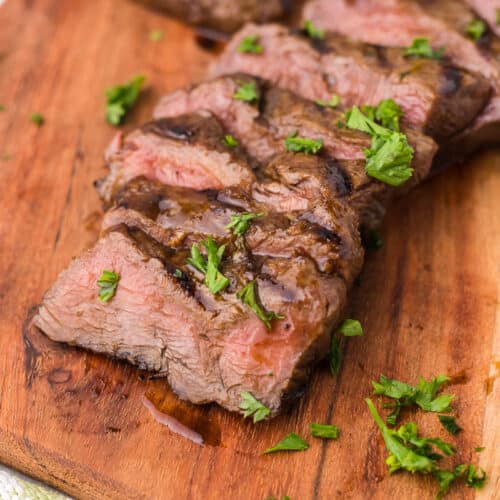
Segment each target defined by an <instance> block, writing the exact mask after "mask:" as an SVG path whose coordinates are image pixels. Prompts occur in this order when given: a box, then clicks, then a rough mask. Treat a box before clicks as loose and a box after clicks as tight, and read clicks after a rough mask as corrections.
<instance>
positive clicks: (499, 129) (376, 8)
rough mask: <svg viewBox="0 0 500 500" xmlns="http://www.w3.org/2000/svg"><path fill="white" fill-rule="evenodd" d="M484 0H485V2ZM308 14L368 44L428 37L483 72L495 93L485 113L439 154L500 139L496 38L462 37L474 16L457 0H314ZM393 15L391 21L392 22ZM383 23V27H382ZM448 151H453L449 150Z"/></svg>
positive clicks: (454, 58) (457, 59) (457, 60)
mask: <svg viewBox="0 0 500 500" xmlns="http://www.w3.org/2000/svg"><path fill="white" fill-rule="evenodd" d="M485 3H486V2H485ZM303 17H304V19H309V20H312V21H313V22H314V23H316V24H317V25H318V26H320V27H322V28H324V29H328V30H332V31H335V32H337V33H341V34H344V35H349V36H355V37H357V38H358V39H359V40H361V41H363V42H365V43H376V44H379V45H383V46H394V45H398V46H402V47H408V46H410V45H411V43H412V41H413V40H414V39H415V38H417V37H427V38H429V39H430V40H431V43H432V45H433V46H435V47H446V55H447V57H449V58H450V59H451V60H452V61H454V62H455V63H456V64H457V65H458V66H461V67H464V68H467V69H468V70H470V71H474V72H477V73H479V74H481V75H483V76H484V77H485V78H486V79H487V80H488V81H489V82H490V83H491V85H492V87H493V90H494V93H493V95H492V97H491V100H490V101H489V103H488V105H487V106H486V108H485V109H484V111H483V113H482V114H481V115H480V116H479V117H478V118H477V119H476V120H475V122H474V123H472V124H471V126H470V127H468V128H467V130H465V131H464V132H463V133H462V134H460V135H459V136H457V137H455V138H453V140H451V142H450V143H449V144H448V145H446V146H445V152H444V154H442V155H441V156H444V157H448V159H456V158H457V156H458V155H463V154H464V153H468V152H472V151H473V150H474V149H477V148H478V147H481V146H484V145H488V144H495V143H496V144H498V137H500V66H499V62H500V60H499V54H500V51H499V50H498V40H497V39H496V38H495V37H493V36H491V35H490V36H488V37H486V39H485V38H483V37H482V38H481V39H480V40H478V41H477V42H474V41H473V40H470V39H468V38H466V37H465V36H464V28H465V22H466V19H468V20H470V19H472V18H473V17H474V15H473V13H472V12H471V11H470V10H468V9H467V8H466V7H465V6H464V4H463V2H461V1H459V0H442V1H441V0H440V1H432V2H431V1H426V0H422V2H415V1H413V2H412V1H408V0H382V1H379V0H376V1H375V0H357V1H356V2H351V1H350V0H312V1H311V2H309V3H308V4H307V5H306V7H305V9H304V13H303ZM388 20H390V22H389V21H388ZM381 26H383V29H381ZM450 152H452V153H455V155H453V156H452V155H450Z"/></svg>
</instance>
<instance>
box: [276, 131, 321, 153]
mask: <svg viewBox="0 0 500 500" xmlns="http://www.w3.org/2000/svg"><path fill="white" fill-rule="evenodd" d="M285 146H286V150H287V151H290V152H292V153H305V154H306V155H309V154H313V155H315V154H318V153H319V151H320V150H321V148H322V147H323V140H322V139H308V138H306V137H297V132H294V133H293V134H291V135H289V136H288V137H287V138H286V140H285Z"/></svg>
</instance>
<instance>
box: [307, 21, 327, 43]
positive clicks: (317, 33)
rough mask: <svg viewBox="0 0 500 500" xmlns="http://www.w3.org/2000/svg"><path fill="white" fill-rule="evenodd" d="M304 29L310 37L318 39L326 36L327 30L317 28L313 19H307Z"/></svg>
mask: <svg viewBox="0 0 500 500" xmlns="http://www.w3.org/2000/svg"><path fill="white" fill-rule="evenodd" d="M304 31H305V32H306V34H307V36H308V37H310V38H316V39H318V40H323V39H324V38H325V32H324V31H323V30H320V29H319V28H316V26H314V24H313V22H312V21H309V20H307V21H305V22H304Z"/></svg>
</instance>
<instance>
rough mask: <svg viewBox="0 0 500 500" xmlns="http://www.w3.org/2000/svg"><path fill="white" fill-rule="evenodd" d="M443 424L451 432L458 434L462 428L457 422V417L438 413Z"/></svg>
mask: <svg viewBox="0 0 500 500" xmlns="http://www.w3.org/2000/svg"><path fill="white" fill-rule="evenodd" d="M438 418H439V421H440V422H441V425H442V426H443V427H444V428H445V429H446V430H447V431H448V432H449V433H450V434H457V433H459V432H460V431H461V430H462V428H461V427H460V426H459V425H458V424H457V423H456V422H455V417H452V416H451V415H438Z"/></svg>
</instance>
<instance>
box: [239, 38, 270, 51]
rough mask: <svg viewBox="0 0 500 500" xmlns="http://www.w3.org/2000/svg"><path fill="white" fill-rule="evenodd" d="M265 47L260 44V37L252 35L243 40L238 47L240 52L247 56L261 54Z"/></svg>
mask: <svg viewBox="0 0 500 500" xmlns="http://www.w3.org/2000/svg"><path fill="white" fill-rule="evenodd" d="M263 50H264V47H262V45H261V44H260V43H259V35H252V36H247V37H246V38H243V40H242V41H241V43H240V44H239V46H238V51H239V52H243V53H245V54H261V53H262V51H263Z"/></svg>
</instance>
